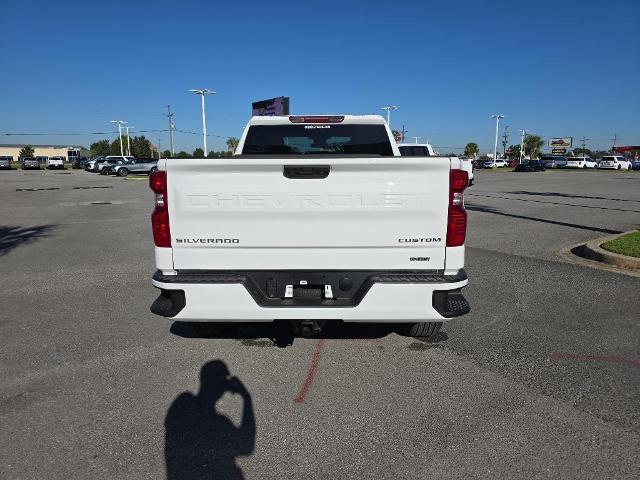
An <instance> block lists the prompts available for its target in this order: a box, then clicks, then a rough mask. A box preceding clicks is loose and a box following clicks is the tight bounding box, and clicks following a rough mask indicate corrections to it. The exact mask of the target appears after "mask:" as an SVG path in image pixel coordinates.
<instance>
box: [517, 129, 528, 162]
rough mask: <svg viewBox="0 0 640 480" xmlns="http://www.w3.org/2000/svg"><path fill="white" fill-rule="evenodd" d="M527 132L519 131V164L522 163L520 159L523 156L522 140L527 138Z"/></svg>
mask: <svg viewBox="0 0 640 480" xmlns="http://www.w3.org/2000/svg"><path fill="white" fill-rule="evenodd" d="M527 132H528V130H520V133H521V134H522V137H521V138H520V159H519V160H518V163H519V164H520V163H522V157H523V155H524V138H525V137H526V136H527Z"/></svg>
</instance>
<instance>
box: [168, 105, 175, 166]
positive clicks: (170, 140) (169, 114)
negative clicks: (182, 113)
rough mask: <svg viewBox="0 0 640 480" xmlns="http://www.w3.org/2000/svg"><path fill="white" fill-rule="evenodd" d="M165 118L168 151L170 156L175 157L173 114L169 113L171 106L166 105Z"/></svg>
mask: <svg viewBox="0 0 640 480" xmlns="http://www.w3.org/2000/svg"><path fill="white" fill-rule="evenodd" d="M167 118H169V150H171V155H172V156H173V155H175V152H174V151H173V113H171V105H167Z"/></svg>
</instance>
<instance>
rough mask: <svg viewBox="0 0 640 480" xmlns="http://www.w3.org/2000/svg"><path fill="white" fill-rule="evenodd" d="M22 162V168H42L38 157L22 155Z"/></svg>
mask: <svg viewBox="0 0 640 480" xmlns="http://www.w3.org/2000/svg"><path fill="white" fill-rule="evenodd" d="M20 163H22V169H23V170H28V169H37V170H40V163H39V162H38V159H37V158H36V157H22V158H21V159H20Z"/></svg>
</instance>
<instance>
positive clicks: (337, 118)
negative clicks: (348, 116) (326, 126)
mask: <svg viewBox="0 0 640 480" xmlns="http://www.w3.org/2000/svg"><path fill="white" fill-rule="evenodd" d="M289 121H290V122H291V123H342V122H343V121H344V115H323V116H320V115H313V116H310V115H306V116H291V117H289Z"/></svg>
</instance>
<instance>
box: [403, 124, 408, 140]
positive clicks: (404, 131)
mask: <svg viewBox="0 0 640 480" xmlns="http://www.w3.org/2000/svg"><path fill="white" fill-rule="evenodd" d="M405 133H409V132H408V131H407V130H405V129H404V125H402V141H403V142H404V138H405V137H404V135H405Z"/></svg>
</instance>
